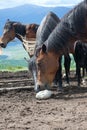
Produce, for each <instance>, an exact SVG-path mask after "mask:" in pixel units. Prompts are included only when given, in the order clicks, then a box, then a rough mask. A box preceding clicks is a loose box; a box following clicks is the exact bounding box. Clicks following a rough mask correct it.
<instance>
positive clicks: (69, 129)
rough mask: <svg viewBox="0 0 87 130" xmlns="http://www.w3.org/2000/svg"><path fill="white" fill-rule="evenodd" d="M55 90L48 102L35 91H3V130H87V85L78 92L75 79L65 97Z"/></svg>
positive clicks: (0, 118)
mask: <svg viewBox="0 0 87 130" xmlns="http://www.w3.org/2000/svg"><path fill="white" fill-rule="evenodd" d="M0 80H1V79H0ZM86 82H87V81H86ZM56 90H57V88H56V87H54V88H52V91H53V92H54V95H53V96H52V97H51V98H50V99H47V100H37V99H36V98H35V92H34V90H33V89H18V90H11V91H1V92H0V130H87V85H86V84H85V85H84V86H82V87H81V88H80V89H78V88H77V82H76V81H75V79H74V80H73V78H72V79H71V82H70V87H68V88H67V87H65V88H64V94H57V91H56Z"/></svg>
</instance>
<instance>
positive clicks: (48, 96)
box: [36, 90, 53, 100]
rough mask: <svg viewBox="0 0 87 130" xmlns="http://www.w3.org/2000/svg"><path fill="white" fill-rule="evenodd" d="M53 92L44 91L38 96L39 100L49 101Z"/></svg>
mask: <svg viewBox="0 0 87 130" xmlns="http://www.w3.org/2000/svg"><path fill="white" fill-rule="evenodd" d="M52 94H53V92H52V91H50V90H43V91H40V92H38V93H37V94H36V98H37V99H40V100H41V99H48V98H50V97H51V96H52Z"/></svg>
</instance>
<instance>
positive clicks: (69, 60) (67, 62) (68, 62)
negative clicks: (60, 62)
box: [64, 54, 71, 84]
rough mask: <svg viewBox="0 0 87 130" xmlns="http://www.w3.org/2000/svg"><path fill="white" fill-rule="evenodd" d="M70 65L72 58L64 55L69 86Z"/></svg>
mask: <svg viewBox="0 0 87 130" xmlns="http://www.w3.org/2000/svg"><path fill="white" fill-rule="evenodd" d="M70 63H71V58H70V56H69V54H68V55H64V67H65V73H66V81H67V84H69V74H70Z"/></svg>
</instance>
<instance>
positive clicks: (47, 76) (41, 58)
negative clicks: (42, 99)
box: [36, 0, 87, 86]
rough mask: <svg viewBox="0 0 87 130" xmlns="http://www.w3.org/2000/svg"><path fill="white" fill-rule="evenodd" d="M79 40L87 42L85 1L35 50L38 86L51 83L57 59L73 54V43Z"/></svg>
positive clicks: (86, 7) (86, 8)
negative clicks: (63, 55)
mask: <svg viewBox="0 0 87 130" xmlns="http://www.w3.org/2000/svg"><path fill="white" fill-rule="evenodd" d="M37 39H38V38H37ZM79 39H80V40H82V41H87V0H84V1H83V2H81V3H80V4H79V5H77V6H76V7H75V8H74V9H73V10H71V11H70V12H69V13H68V14H66V15H65V16H64V17H63V18H62V20H61V22H60V23H59V24H58V25H57V26H56V27H55V29H54V30H53V31H52V33H51V34H50V35H49V37H48V39H47V40H46V41H45V42H44V44H43V45H42V47H41V48H39V49H38V48H37V49H36V63H37V66H38V70H37V73H38V74H37V79H38V84H39V85H43V86H46V85H49V84H51V83H52V81H53V79H54V77H55V74H56V72H57V70H58V68H59V67H58V65H59V62H58V61H59V57H60V56H61V55H62V54H66V53H69V52H71V53H73V52H74V43H75V41H76V40H79ZM37 54H38V55H37ZM43 69H44V72H43Z"/></svg>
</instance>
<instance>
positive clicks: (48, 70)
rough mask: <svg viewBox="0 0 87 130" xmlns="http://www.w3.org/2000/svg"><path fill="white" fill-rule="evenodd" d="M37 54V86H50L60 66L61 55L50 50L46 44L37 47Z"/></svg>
mask: <svg viewBox="0 0 87 130" xmlns="http://www.w3.org/2000/svg"><path fill="white" fill-rule="evenodd" d="M35 55H36V66H37V86H38V87H39V88H43V87H45V88H49V86H50V85H51V83H52V81H53V80H54V78H55V75H56V72H57V70H58V67H59V62H58V61H59V57H58V55H56V54H55V53H53V52H51V51H50V52H48V51H47V47H46V45H45V44H43V45H42V47H41V48H37V49H36V52H35ZM49 66H50V67H49Z"/></svg>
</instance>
